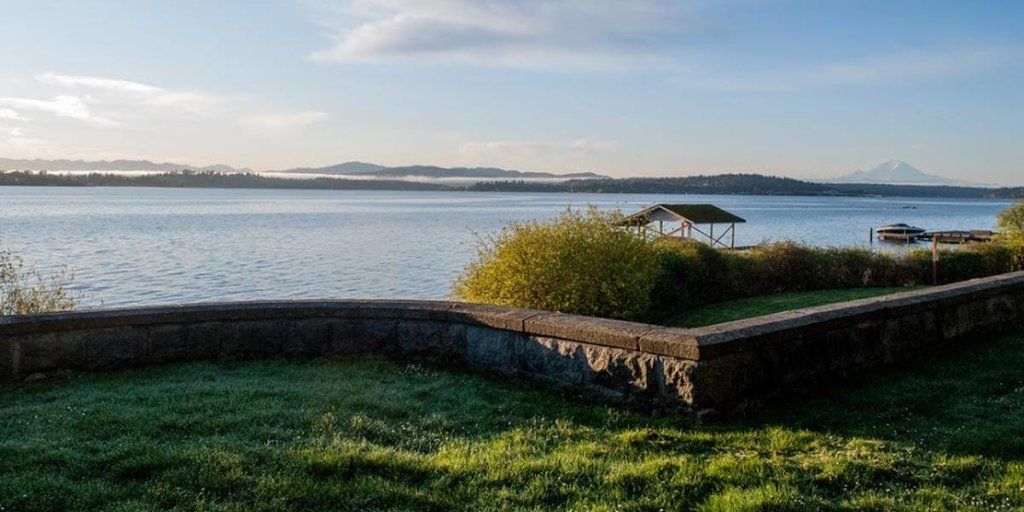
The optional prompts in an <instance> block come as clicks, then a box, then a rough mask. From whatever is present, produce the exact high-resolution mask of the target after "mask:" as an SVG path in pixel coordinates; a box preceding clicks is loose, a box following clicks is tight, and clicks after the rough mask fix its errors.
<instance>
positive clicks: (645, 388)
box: [582, 345, 658, 399]
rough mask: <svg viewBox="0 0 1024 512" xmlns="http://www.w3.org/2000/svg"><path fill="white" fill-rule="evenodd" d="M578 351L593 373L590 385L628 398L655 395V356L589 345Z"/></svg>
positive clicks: (651, 396) (656, 391) (648, 397)
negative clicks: (653, 371) (580, 351)
mask: <svg viewBox="0 0 1024 512" xmlns="http://www.w3.org/2000/svg"><path fill="white" fill-rule="evenodd" d="M582 351H583V355H584V357H586V360H587V365H588V366H589V367H590V371H591V372H592V373H593V378H592V379H591V383H592V384H593V385H596V386H600V387H602V388H605V389H609V390H612V391H614V392H616V393H619V394H621V395H623V396H624V397H628V398H641V399H644V398H646V399H651V398H654V397H656V396H657V394H658V389H657V388H658V384H657V381H656V380H655V379H653V376H652V370H653V366H654V360H655V359H656V356H652V355H648V354H644V353H642V352H637V351H632V350H619V349H614V348H608V347H597V346H593V345H584V346H583V348H582Z"/></svg>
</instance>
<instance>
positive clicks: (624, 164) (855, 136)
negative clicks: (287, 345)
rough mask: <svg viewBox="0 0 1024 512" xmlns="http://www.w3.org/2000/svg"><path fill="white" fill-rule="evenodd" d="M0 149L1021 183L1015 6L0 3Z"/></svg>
mask: <svg viewBox="0 0 1024 512" xmlns="http://www.w3.org/2000/svg"><path fill="white" fill-rule="evenodd" d="M0 26H2V27H3V30H0V49H2V53H0V56H2V59H0V62H2V63H3V64H2V66H0V157H6V158H73V159H89V160H92V159H117V158H139V159H149V160H154V161H171V162H180V163H187V164H191V165H208V164H215V163H221V164H227V165H232V166H235V167H248V168H252V169H255V170H274V169H282V168H290V167H298V166H322V165H330V164H335V163H340V162H344V161H350V160H360V161H368V162H375V163H379V164H383V165H410V164H430V165H443V166H498V167H505V168H514V169H520V170H531V171H552V172H570V171H595V172H600V173H603V174H608V175H612V176H638V175H643V176H677V175H678V176H681V175H692V174H700V173H718V172H762V173H770V174H776V175H785V176H792V177H797V178H815V177H829V176H834V175H838V174H843V173H847V172H850V171H853V170H855V169H864V168H870V167H874V166H875V165H877V164H879V163H881V162H883V161H886V160H889V159H900V160H904V161H907V162H909V163H911V164H912V165H914V166H916V167H918V168H920V169H923V170H925V171H928V172H932V173H935V174H939V175H943V176H946V177H949V178H953V179H959V180H968V181H972V182H979V183H999V184H1015V185H1021V184H1024V148H1022V144H1021V143H1022V142H1024V121H1022V112H1024V2H1016V1H1008V0H1004V1H986V0H972V1H966V0H965V1H961V2H952V1H948V2H947V1H941V0H929V1H914V0H906V1H892V0H885V1H874V0H848V1H842V0H808V1H800V0H629V1H623V0H547V1H540V0H476V1H471V0H348V1H346V0H337V1H334V0H246V1H242V0H219V1H213V2H211V1H200V0H176V1H174V2H167V1H163V0H152V1H147V0H131V1H129V0H122V1H101V0H73V1H70V0H69V1H61V0H48V1H45V2H40V1H37V0H24V1H21V0H0Z"/></svg>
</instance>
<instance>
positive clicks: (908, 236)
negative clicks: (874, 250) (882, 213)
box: [875, 223, 925, 243]
mask: <svg viewBox="0 0 1024 512" xmlns="http://www.w3.org/2000/svg"><path fill="white" fill-rule="evenodd" d="M875 233H877V234H878V239H879V240H881V241H883V242H901V243H911V242H916V241H917V239H918V238H920V237H921V235H923V234H924V233H925V230H924V229H921V228H919V227H915V226H911V225H909V224H903V223H900V224H890V225H888V226H882V227H880V228H878V229H876V230H875Z"/></svg>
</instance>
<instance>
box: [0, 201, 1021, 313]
mask: <svg viewBox="0 0 1024 512" xmlns="http://www.w3.org/2000/svg"><path fill="white" fill-rule="evenodd" d="M655 202H675V203H713V204H716V205H719V206H721V207H723V208H725V209H727V210H730V211H732V212H734V213H736V214H737V215H739V216H741V217H744V218H746V219H747V221H748V223H747V224H743V225H740V227H739V228H738V235H737V244H741V245H746V244H753V243H757V242H760V241H762V240H781V239H793V240H801V241H805V242H808V243H812V244H817V245H866V244H867V241H868V228H869V227H871V226H878V225H882V224H888V223H893V222H907V223H910V224H914V225H917V226H920V227H923V228H926V229H971V228H975V229H980V228H985V229H989V228H993V227H994V223H995V215H996V213H997V212H998V211H999V210H1001V209H1002V208H1004V207H1006V206H1007V205H1008V204H1009V203H1008V202H1001V201H975V200H942V199H867V198H821V197H755V196H685V195H639V194H595V195H585V194H580V195H575V194H574V195H568V194H565V195H563V194H504V193H451V192H448V193H445V192H364V191H351V192H349V191H312V190H204V189H147V188H58V187H39V188H36V187H0V247H6V248H8V249H10V250H12V251H14V252H16V253H17V254H19V255H21V256H22V257H24V259H25V260H26V261H27V262H30V263H32V264H35V265H36V266H37V267H39V268H47V267H49V266H52V265H57V264H67V265H69V266H71V267H72V268H74V270H75V272H76V274H77V284H78V285H79V286H80V287H81V288H83V289H84V290H85V291H86V292H87V293H88V295H89V296H90V297H91V298H92V299H93V302H95V301H103V303H104V304H105V305H108V306H120V305H130V304H157V303H175V302H195V301H209V300H243V299H273V298H300V297H406V298H443V297H445V296H446V295H447V294H448V291H449V286H450V283H451V281H452V278H454V277H455V276H456V275H457V274H458V272H459V270H460V269H461V268H462V266H463V265H464V264H465V263H466V262H467V261H468V260H469V259H470V258H472V257H473V248H474V245H475V243H476V240H477V236H478V235H485V234H488V233H492V232H494V231H496V230H498V229H499V228H500V227H501V226H502V225H503V224H505V223H506V222H508V221H510V220H518V219H538V218H546V217H550V216H553V215H556V214H558V213H559V212H560V211H562V210H563V209H564V208H565V207H566V206H567V205H576V206H583V205H586V204H594V205H597V206H598V207H601V208H615V207H619V208H622V209H623V210H626V211H632V210H636V209H639V208H640V207H642V206H644V205H648V204H650V203H655ZM906 206H916V209H906V208H905V207H906Z"/></svg>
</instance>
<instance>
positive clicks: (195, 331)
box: [149, 322, 224, 363]
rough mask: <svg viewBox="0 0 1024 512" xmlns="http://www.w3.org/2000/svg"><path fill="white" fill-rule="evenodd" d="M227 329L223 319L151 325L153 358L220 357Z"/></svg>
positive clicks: (159, 361)
mask: <svg viewBox="0 0 1024 512" xmlns="http://www.w3.org/2000/svg"><path fill="white" fill-rule="evenodd" d="M223 332H224V324H223V323H222V322H207V323H200V324H184V325H175V324H168V325H154V326H151V327H149V360H150V361H152V362H154V363H168V362H172V361H201V360H210V359H216V358H217V355H218V354H219V353H220V342H221V337H222V336H223Z"/></svg>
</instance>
